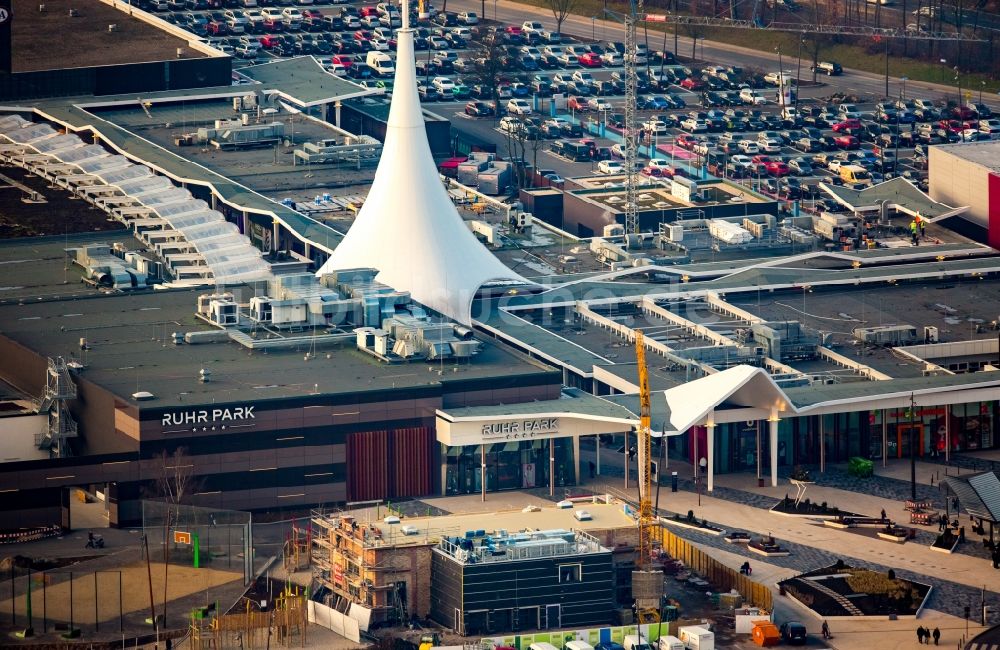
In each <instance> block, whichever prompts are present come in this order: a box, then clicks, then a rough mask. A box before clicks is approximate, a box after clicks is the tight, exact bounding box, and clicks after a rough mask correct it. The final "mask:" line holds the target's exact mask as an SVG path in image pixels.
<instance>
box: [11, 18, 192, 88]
mask: <svg viewBox="0 0 1000 650" xmlns="http://www.w3.org/2000/svg"><path fill="white" fill-rule="evenodd" d="M39 4H40V3H39V2H37V0H14V6H13V15H14V20H13V21H12V22H11V32H12V33H11V40H12V43H13V59H14V61H13V63H14V72H32V71H37V70H53V69H60V68H85V67H90V66H105V65H116V64H123V63H142V62H147V61H166V60H172V59H176V58H177V48H184V58H189V59H192V58H204V57H205V56H206V55H205V54H203V53H202V52H199V51H197V50H195V49H193V48H190V47H188V41H187V40H186V39H183V38H180V37H178V36H174V35H172V34H169V33H167V32H166V31H164V30H162V29H159V28H158V27H156V26H154V25H152V24H150V23H147V22H145V21H143V20H140V19H139V18H137V17H135V16H130V15H129V11H131V7H129V8H128V11H120V10H118V9H116V8H114V7H113V6H111V5H109V4H105V3H104V2H101V1H98V0H90V1H89V2H77V1H74V0H45V2H44V3H41V4H44V5H45V11H39V10H38V7H39ZM70 9H73V10H74V11H75V15H73V16H71V15H70ZM136 11H138V10H136ZM108 25H116V27H115V29H114V30H109V29H108Z"/></svg>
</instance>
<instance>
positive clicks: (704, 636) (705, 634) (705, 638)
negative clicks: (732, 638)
mask: <svg viewBox="0 0 1000 650" xmlns="http://www.w3.org/2000/svg"><path fill="white" fill-rule="evenodd" d="M677 634H679V635H680V640H681V641H682V642H683V643H684V647H685V648H688V650H715V633H713V632H712V631H710V630H707V629H705V628H703V627H701V626H700V625H687V626H685V627H682V628H680V629H678V630H677Z"/></svg>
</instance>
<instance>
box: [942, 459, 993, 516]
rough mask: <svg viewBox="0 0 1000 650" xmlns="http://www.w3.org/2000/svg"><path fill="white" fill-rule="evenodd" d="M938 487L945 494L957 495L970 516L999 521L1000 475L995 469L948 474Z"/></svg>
mask: <svg viewBox="0 0 1000 650" xmlns="http://www.w3.org/2000/svg"><path fill="white" fill-rule="evenodd" d="M939 487H940V489H941V491H942V492H944V493H945V495H948V496H955V497H957V498H958V502H959V505H960V507H962V508H963V509H965V511H966V512H967V513H968V514H969V515H970V516H972V517H976V518H978V519H982V520H983V521H989V522H992V523H1000V477H998V476H997V473H996V471H992V472H982V473H980V474H969V475H967V476H949V477H948V478H945V479H941V482H940V483H939Z"/></svg>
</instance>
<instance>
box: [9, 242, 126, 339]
mask: <svg viewBox="0 0 1000 650" xmlns="http://www.w3.org/2000/svg"><path fill="white" fill-rule="evenodd" d="M98 243H106V244H109V245H111V244H114V243H121V244H123V245H124V246H125V247H126V248H127V249H128V250H140V249H142V248H144V246H143V244H142V243H141V242H140V241H139V240H137V239H135V238H134V237H132V235H131V234H129V232H128V231H127V230H121V229H118V230H113V231H107V232H99V233H79V234H71V235H65V236H55V237H32V238H28V239H17V240H10V241H6V242H3V243H2V244H0V269H3V281H2V282H0V305H6V304H15V305H16V304H18V303H20V302H29V301H30V302H37V301H40V300H54V299H74V298H79V297H83V296H94V295H99V292H98V291H97V290H96V289H94V288H93V287H90V286H87V285H85V284H82V283H81V282H80V280H81V279H82V278H83V267H81V266H80V265H78V264H72V263H69V262H68V258H67V256H66V253H65V250H66V249H67V248H79V247H82V246H87V245H90V244H98ZM2 329H6V327H2Z"/></svg>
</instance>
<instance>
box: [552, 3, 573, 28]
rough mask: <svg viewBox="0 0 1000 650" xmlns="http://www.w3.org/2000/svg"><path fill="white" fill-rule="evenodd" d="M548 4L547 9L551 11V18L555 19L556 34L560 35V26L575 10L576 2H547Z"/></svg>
mask: <svg viewBox="0 0 1000 650" xmlns="http://www.w3.org/2000/svg"><path fill="white" fill-rule="evenodd" d="M548 3H549V9H551V10H552V16H553V17H554V18H555V19H556V32H558V33H560V34H561V33H562V24H563V22H564V21H565V20H566V18H567V16H569V15H570V14H571V13H573V10H574V9H576V3H577V0H548Z"/></svg>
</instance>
